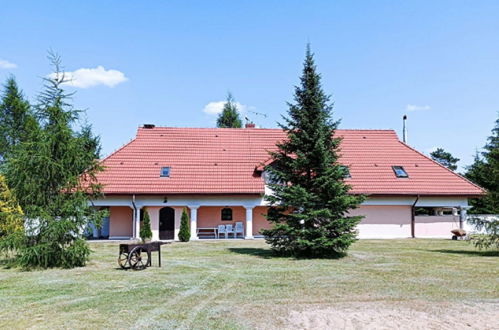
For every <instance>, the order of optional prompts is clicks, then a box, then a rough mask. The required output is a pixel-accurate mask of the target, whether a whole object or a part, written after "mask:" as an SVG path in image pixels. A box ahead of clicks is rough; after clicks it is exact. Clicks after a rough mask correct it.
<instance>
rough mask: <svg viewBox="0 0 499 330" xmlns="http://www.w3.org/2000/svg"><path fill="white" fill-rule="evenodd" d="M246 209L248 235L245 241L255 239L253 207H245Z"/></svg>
mask: <svg viewBox="0 0 499 330" xmlns="http://www.w3.org/2000/svg"><path fill="white" fill-rule="evenodd" d="M244 208H245V209H246V235H245V236H244V238H245V239H253V206H251V207H246V206H245V207H244Z"/></svg>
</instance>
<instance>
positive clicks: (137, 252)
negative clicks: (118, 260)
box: [128, 246, 149, 270]
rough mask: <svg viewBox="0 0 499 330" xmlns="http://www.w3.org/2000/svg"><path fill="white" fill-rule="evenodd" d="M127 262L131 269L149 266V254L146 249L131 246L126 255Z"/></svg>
mask: <svg viewBox="0 0 499 330" xmlns="http://www.w3.org/2000/svg"><path fill="white" fill-rule="evenodd" d="M128 263H129V264H130V267H132V269H133V270H142V269H145V268H146V267H147V266H149V254H148V253H147V250H146V249H144V248H142V247H140V246H137V247H135V248H133V250H132V252H130V255H129V256H128Z"/></svg>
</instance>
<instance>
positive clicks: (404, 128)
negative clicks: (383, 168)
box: [402, 115, 407, 143]
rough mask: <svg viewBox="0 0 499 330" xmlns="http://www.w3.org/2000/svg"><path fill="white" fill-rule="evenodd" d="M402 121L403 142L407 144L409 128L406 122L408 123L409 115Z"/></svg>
mask: <svg viewBox="0 0 499 330" xmlns="http://www.w3.org/2000/svg"><path fill="white" fill-rule="evenodd" d="M402 121H403V123H404V124H403V128H402V141H404V143H407V128H406V127H405V122H406V121H407V115H404V117H402Z"/></svg>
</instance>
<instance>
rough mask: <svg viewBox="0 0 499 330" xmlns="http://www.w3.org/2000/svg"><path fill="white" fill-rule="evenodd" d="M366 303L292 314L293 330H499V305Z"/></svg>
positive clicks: (287, 322) (288, 322)
mask: <svg viewBox="0 0 499 330" xmlns="http://www.w3.org/2000/svg"><path fill="white" fill-rule="evenodd" d="M411 305H412V306H409V305H408V304H407V303H403V304H400V303H398V304H387V303H385V302H368V303H366V302H362V303H350V304H342V305H338V306H335V307H330V308H323V306H309V308H307V309H306V310H300V311H291V312H290V313H289V315H288V317H287V318H286V319H285V320H284V322H283V323H284V327H285V328H289V329H379V330H383V329H407V330H409V329H410V330H416V329H417V330H419V329H421V330H423V329H425V330H426V329H439V330H441V329H449V330H450V329H452V330H455V329H481V330H484V329H499V304H498V303H495V304H494V303H490V304H484V303H480V304H475V305H465V304H455V303H454V304H449V303H438V304H434V303H427V302H419V303H414V304H411Z"/></svg>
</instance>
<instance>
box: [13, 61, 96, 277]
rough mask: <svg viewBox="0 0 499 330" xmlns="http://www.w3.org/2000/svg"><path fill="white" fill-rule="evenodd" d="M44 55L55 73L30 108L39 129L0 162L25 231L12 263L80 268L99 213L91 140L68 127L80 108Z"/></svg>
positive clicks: (75, 119)
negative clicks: (87, 235) (88, 229)
mask: <svg viewBox="0 0 499 330" xmlns="http://www.w3.org/2000/svg"><path fill="white" fill-rule="evenodd" d="M50 59H51V61H52V64H53V65H54V68H55V74H54V75H52V76H51V77H50V78H45V79H44V82H45V85H44V91H43V92H42V93H41V94H40V97H39V101H38V105H37V107H36V111H37V117H38V119H39V123H40V125H39V128H38V129H37V131H36V134H32V135H31V136H30V138H29V139H28V140H27V141H24V142H21V143H20V144H19V145H18V146H17V147H16V148H14V150H13V152H12V153H11V154H9V156H8V157H7V159H6V162H5V164H4V171H5V175H6V178H7V183H8V185H9V187H11V189H12V191H13V192H14V194H15V196H16V197H17V200H18V201H19V204H20V206H21V207H22V209H23V211H24V213H25V216H26V219H25V222H26V233H25V235H24V236H23V237H21V238H20V239H19V240H18V241H17V243H16V248H17V252H18V257H17V259H16V260H17V263H18V264H19V265H20V266H22V267H25V268H30V267H75V266H83V265H84V264H85V263H86V261H87V259H88V256H89V253H90V249H89V248H88V245H87V243H86V242H85V240H84V239H83V233H84V231H85V228H86V227H87V225H88V224H89V222H93V223H96V224H99V221H100V220H101V219H102V216H103V212H100V211H96V210H95V209H94V208H91V207H90V203H89V199H90V198H95V197H96V196H98V195H99V191H100V190H99V188H100V187H99V185H98V184H97V182H96V178H95V174H96V173H97V172H98V171H100V170H101V167H100V165H99V163H98V161H97V159H95V158H94V157H95V155H96V152H97V151H96V147H95V145H93V143H95V141H96V138H95V137H93V136H92V135H91V134H90V133H89V132H86V133H85V131H76V130H75V129H74V127H75V126H76V124H77V123H78V120H79V115H80V113H81V111H79V110H76V109H74V108H73V106H72V105H71V103H70V101H71V96H72V94H68V93H66V92H65V91H64V89H63V88H62V85H63V83H64V82H65V81H66V79H65V76H64V74H63V73H62V72H61V70H60V59H59V57H58V56H56V55H51V57H50ZM92 145H93V147H92ZM82 173H83V174H82Z"/></svg>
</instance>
